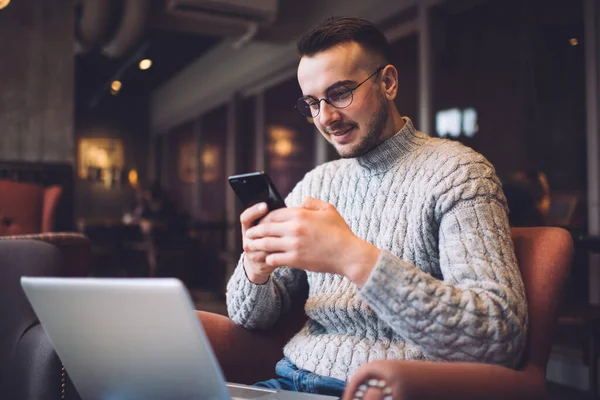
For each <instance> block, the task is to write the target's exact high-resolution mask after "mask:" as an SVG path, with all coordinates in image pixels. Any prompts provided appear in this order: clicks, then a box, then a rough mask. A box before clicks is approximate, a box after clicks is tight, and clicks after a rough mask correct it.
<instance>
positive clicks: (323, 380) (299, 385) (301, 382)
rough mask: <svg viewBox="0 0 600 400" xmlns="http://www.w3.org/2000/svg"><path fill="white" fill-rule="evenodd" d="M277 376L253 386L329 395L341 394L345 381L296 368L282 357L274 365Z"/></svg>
mask: <svg viewBox="0 0 600 400" xmlns="http://www.w3.org/2000/svg"><path fill="white" fill-rule="evenodd" d="M275 373H276V374H277V378H273V379H269V380H268V381H264V382H258V383H256V384H254V386H259V387H264V388H271V389H283V390H290V391H292V392H304V393H314V394H326V395H330V396H342V393H343V391H344V388H345V387H346V382H344V381H341V380H339V379H335V378H329V377H327V376H321V375H317V374H315V373H312V372H310V371H306V370H303V369H298V367H296V366H295V365H294V364H293V363H292V362H291V361H290V360H288V359H287V358H283V359H281V360H279V362H278V363H277V366H276V367H275Z"/></svg>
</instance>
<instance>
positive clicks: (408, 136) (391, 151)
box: [356, 117, 429, 174]
mask: <svg viewBox="0 0 600 400" xmlns="http://www.w3.org/2000/svg"><path fill="white" fill-rule="evenodd" d="M403 119H404V127H403V128H402V129H400V130H399V131H398V133H396V134H395V135H394V136H392V137H391V138H389V139H388V140H386V141H385V142H383V143H381V144H380V145H379V146H377V147H375V148H374V149H373V150H371V151H369V152H368V153H367V154H365V155H363V156H360V157H356V161H357V162H358V164H359V165H360V166H361V167H363V168H365V169H367V170H369V171H370V172H371V173H373V174H376V173H381V172H385V171H387V170H389V169H390V168H391V167H392V166H393V165H394V164H396V163H397V162H398V161H399V160H401V159H402V158H404V156H405V155H407V154H408V153H410V152H412V151H413V150H415V149H416V148H418V147H419V146H421V145H422V144H423V143H425V142H426V141H427V139H428V138H429V136H428V135H427V134H426V133H423V132H419V131H417V130H416V129H415V127H414V125H413V123H412V121H411V120H410V118H408V117H403Z"/></svg>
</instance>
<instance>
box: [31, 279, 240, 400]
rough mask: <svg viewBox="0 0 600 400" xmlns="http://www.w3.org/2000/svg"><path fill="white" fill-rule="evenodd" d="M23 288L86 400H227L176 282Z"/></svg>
mask: <svg viewBox="0 0 600 400" xmlns="http://www.w3.org/2000/svg"><path fill="white" fill-rule="evenodd" d="M21 285H22V287H23V289H24V291H25V294H26V295H27V298H28V299H29V301H30V303H31V305H32V307H33V309H34V311H35V312H36V314H37V316H38V318H39V319H40V322H41V323H42V326H43V327H44V329H45V330H46V332H47V334H48V336H49V338H50V341H51V343H52V345H53V346H54V348H55V349H56V352H57V354H58V356H59V357H60V359H61V361H62V362H63V364H64V366H65V368H66V370H67V372H68V373H69V375H70V377H71V380H72V381H73V383H74V385H75V387H76V388H77V391H78V392H79V394H80V395H81V397H82V398H83V399H85V400H92V399H99V400H100V399H101V400H105V399H111V400H112V399H115V400H120V399H148V400H152V399H215V400H225V399H230V395H229V392H228V390H227V387H226V385H225V381H224V379H223V374H222V372H221V370H220V367H219V365H218V363H217V361H216V359H215V357H214V354H213V352H212V349H211V347H210V344H209V343H208V340H207V338H206V335H205V333H204V330H203V329H202V327H201V324H200V323H199V321H198V319H197V317H196V313H195V311H194V307H193V304H192V301H191V299H190V297H189V294H188V292H187V290H186V289H185V287H184V286H183V284H182V283H181V282H180V281H179V280H177V279H110V278H102V279H94V278H40V277H23V278H21Z"/></svg>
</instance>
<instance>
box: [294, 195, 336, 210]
mask: <svg viewBox="0 0 600 400" xmlns="http://www.w3.org/2000/svg"><path fill="white" fill-rule="evenodd" d="M300 207H302V208H306V209H308V210H326V209H328V208H329V207H331V204H329V203H327V202H326V201H323V200H319V199H315V198H314V197H307V198H305V199H304V200H303V201H302V204H301V205H300Z"/></svg>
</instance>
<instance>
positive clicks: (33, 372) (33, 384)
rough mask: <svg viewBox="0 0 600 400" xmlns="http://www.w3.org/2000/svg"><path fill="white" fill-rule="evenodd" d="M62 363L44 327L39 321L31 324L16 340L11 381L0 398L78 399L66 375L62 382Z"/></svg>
mask: <svg viewBox="0 0 600 400" xmlns="http://www.w3.org/2000/svg"><path fill="white" fill-rule="evenodd" d="M61 366H62V365H61V362H60V360H59V358H58V356H57V355H56V353H55V351H54V347H52V343H50V339H49V338H48V336H47V335H46V332H45V331H44V328H42V326H41V325H40V324H39V323H38V324H36V325H34V326H32V327H31V328H30V329H28V330H27V331H26V332H25V333H24V334H23V336H22V337H21V339H20V340H19V342H18V343H17V346H16V348H15V353H14V358H13V360H12V362H11V370H10V376H9V380H10V383H9V386H8V387H7V388H6V392H4V393H3V396H2V398H7V399H21V400H39V399H44V400H59V399H66V400H81V398H80V397H79V394H77V391H76V390H75V387H74V386H73V384H72V382H71V380H70V379H69V377H68V375H66V374H65V375H64V382H63V379H62V376H61ZM63 383H64V384H65V386H64V387H63V386H62V384H63ZM63 389H64V395H65V396H64V397H63V396H62V391H63Z"/></svg>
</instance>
